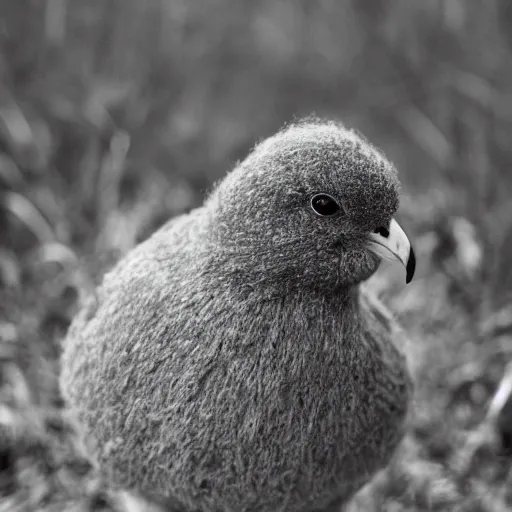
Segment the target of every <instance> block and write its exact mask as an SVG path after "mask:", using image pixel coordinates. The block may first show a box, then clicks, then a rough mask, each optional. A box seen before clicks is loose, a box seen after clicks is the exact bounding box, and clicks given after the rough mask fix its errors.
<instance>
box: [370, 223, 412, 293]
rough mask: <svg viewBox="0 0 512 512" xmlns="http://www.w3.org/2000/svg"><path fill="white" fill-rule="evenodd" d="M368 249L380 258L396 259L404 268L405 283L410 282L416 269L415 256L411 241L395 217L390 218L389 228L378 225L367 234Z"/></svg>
mask: <svg viewBox="0 0 512 512" xmlns="http://www.w3.org/2000/svg"><path fill="white" fill-rule="evenodd" d="M369 238H370V243H369V249H370V251H372V252H373V253H374V254H376V255H377V256H379V257H380V258H383V259H386V260H392V261H395V260H398V261H399V262H400V263H402V265H403V266H404V267H405V269H406V273H407V276H406V278H405V282H406V283H410V282H411V280H412V278H413V276H414V270H415V269H416V257H415V256H414V251H413V249H412V246H411V243H410V242H409V239H408V238H407V235H406V234H405V233H404V230H403V229H402V228H401V227H400V225H399V224H398V222H397V221H396V220H395V219H391V223H390V225H389V229H387V228H384V227H380V228H377V229H376V230H375V232H373V233H371V234H370V235H369Z"/></svg>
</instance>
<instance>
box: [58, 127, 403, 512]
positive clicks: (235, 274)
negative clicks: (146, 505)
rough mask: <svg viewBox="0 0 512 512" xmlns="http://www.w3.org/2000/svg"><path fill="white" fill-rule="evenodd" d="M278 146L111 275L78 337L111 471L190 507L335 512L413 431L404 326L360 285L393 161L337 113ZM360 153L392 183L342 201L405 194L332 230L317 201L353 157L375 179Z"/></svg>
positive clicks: (75, 348) (104, 464)
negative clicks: (329, 511) (407, 429)
mask: <svg viewBox="0 0 512 512" xmlns="http://www.w3.org/2000/svg"><path fill="white" fill-rule="evenodd" d="M326 126H327V128H326ZM300 130H303V131H304V130H306V135H307V136H308V137H309V139H308V138H307V137H306V135H304V136H303V137H302V142H301V141H300V139H301V137H298V139H299V141H297V135H300V134H301V132H300ZM308 130H309V132H308ZM315 130H316V131H317V132H318V130H320V131H321V132H322V130H323V131H324V132H326V133H327V134H328V135H329V136H328V137H327V140H325V137H324V139H322V133H323V132H322V133H321V134H320V135H318V133H317V134H316V135H317V136H316V138H315ZM294 131H295V132H296V133H294ZM310 132H312V133H310ZM324 135H325V133H324ZM318 139H320V142H322V141H323V143H324V145H323V146H322V144H320V146H318ZM347 141H348V142H347ZM266 144H267V146H265V145H266ZM268 144H269V143H268V141H267V142H264V143H263V144H262V145H260V146H259V147H257V148H256V150H255V151H254V152H253V154H252V155H251V156H250V157H249V158H248V159H247V160H246V161H245V162H243V163H242V164H241V165H239V166H238V167H237V168H236V169H235V170H234V171H233V172H232V173H231V174H230V175H228V177H227V178H226V179H225V180H224V181H223V182H221V184H220V185H219V186H218V187H217V188H216V189H215V191H214V192H213V193H212V195H211V196H210V198H209V199H208V200H207V201H206V202H205V204H204V205H203V206H202V207H200V208H198V209H196V210H194V211H192V212H191V213H189V214H187V215H184V216H182V217H179V218H177V219H174V220H172V221H170V222H169V223H168V224H167V225H165V226H164V227H162V228H161V229H160V230H159V231H157V232H156V233H155V234H154V235H153V236H152V237H151V238H150V239H149V240H147V241H146V242H144V243H142V244H141V245H139V246H138V247H136V248H135V249H134V250H133V251H132V252H131V253H129V254H128V255H127V256H126V257H125V258H124V259H123V260H122V261H121V262H120V263H119V264H118V265H117V266H116V267H115V268H114V270H112V271H111V272H110V273H108V274H107V275H106V276H105V278H104V282H103V284H102V285H101V287H100V288H99V289H98V292H97V297H96V300H94V301H91V302H90V303H89V304H88V305H86V306H85V307H84V308H83V310H82V311H81V312H80V313H79V315H78V316H77V318H76V319H75V321H74V322H73V324H72V326H71V328H70V331H69V333H68V336H67V339H66V340H65V342H64V353H63V358H62V377H61V387H62V390H63V394H64V396H65V398H66V399H67V400H68V402H69V404H70V406H71V407H72V409H73V410H74V411H75V412H76V414H77V416H78V419H79V420H80V422H81V423H82V425H83V428H84V431H85V434H86V436H87V438H88V439H89V440H90V442H91V443H92V446H93V447H94V453H95V456H96V458H97V460H98V462H99V465H100V467H101V468H102V470H103V471H104V472H105V474H106V475H108V476H109V478H111V480H112V481H113V482H115V483H116V484H119V485H122V486H127V487H135V488H138V489H140V490H142V491H146V492H150V493H157V494H162V495H167V496H172V497H174V498H176V499H178V500H180V501H181V502H182V503H183V504H184V508H185V510H190V511H193V510H202V511H219V512H220V511H223V512H224V511H226V512H227V511H233V512H235V511H236V512H238V511H241V510H244V511H247V512H265V511H269V512H270V511H274V510H283V511H304V512H305V511H313V510H322V509H326V508H327V507H329V506H330V505H332V504H333V503H341V502H343V501H344V500H346V499H348V498H349V497H350V496H351V495H352V494H353V493H354V492H355V491H356V490H357V489H358V488H360V487H361V486H362V485H363V484H364V483H365V482H367V481H368V479H369V478H371V477H372V475H373V474H374V473H375V472H376V471H377V470H378V469H380V468H381V467H383V466H384V465H385V464H386V463H387V462H388V460H389V459H390V457H391V455H392V454H393V451H394V449H395V448H396V446H397V444H398V443H399V441H400V439H401V437H402V435H403V422H404V417H405V414H406V411H407V404H408V401H409V395H410V381H409V377H408V373H407V369H406V364H405V358H404V356H403V354H401V352H400V346H401V345H402V344H403V336H404V335H403V333H402V332H401V331H400V329H399V327H398V326H397V324H396V323H395V321H394V320H393V318H392V317H391V316H390V315H389V314H388V313H387V311H386V310H385V309H384V307H383V306H382V305H381V304H380V303H378V302H377V301H376V299H374V298H372V297H371V296H369V295H368V294H367V293H366V292H365V291H362V290H361V289H360V287H359V286H358V284H357V283H358V282H359V281H361V280H362V279H365V278H366V277H368V276H369V275H371V273H373V272H374V271H375V270H376V268H377V266H378V259H377V258H375V256H371V255H370V256H368V254H367V253H366V252H365V250H364V248H363V247H364V242H363V232H364V233H365V235H364V236H366V232H367V231H369V229H370V228H369V226H371V227H373V226H374V224H375V219H371V215H372V214H373V215H377V216H379V222H378V224H382V223H386V222H387V223H388V225H389V222H390V219H391V217H392V215H393V213H394V210H396V207H397V203H396V201H395V195H394V193H393V191H395V189H396V182H395V177H394V174H393V172H392V169H391V168H390V167H389V169H391V170H389V171H388V164H387V163H386V162H385V160H384V159H383V157H382V156H381V155H380V154H379V153H378V152H376V151H375V150H373V148H371V150H369V149H368V147H367V143H366V142H364V141H362V140H361V139H359V138H358V137H357V136H355V135H353V134H352V133H351V132H348V131H346V130H345V129H344V128H343V127H340V126H339V125H335V124H328V125H324V124H307V125H301V126H296V127H292V128H289V129H288V130H287V131H285V132H284V133H281V134H278V135H277V136H276V137H275V139H274V145H272V144H270V146H269V145H268ZM315 144H316V145H315ZM358 145H359V150H358V149H357V147H358ZM319 147H320V149H319ZM326 147H327V153H328V158H327V159H326V156H325V152H326ZM294 148H295V149H294ZM304 148H306V150H307V151H306V156H304V154H299V155H298V157H297V154H295V159H296V160H294V153H293V151H298V152H299V153H300V151H301V150H304ZM347 151H349V153H347ZM358 151H359V153H360V155H359V157H360V160H361V162H362V163H364V164H365V165H367V166H368V165H370V164H369V163H368V162H370V163H371V164H372V165H373V167H372V169H373V170H375V169H377V171H375V176H376V178H375V183H373V184H372V183H370V185H369V189H367V190H365V191H363V192H358V191H357V190H356V185H352V186H353V190H348V192H347V195H346V196H345V197H344V199H340V200H339V201H340V203H341V202H342V201H343V204H345V205H348V204H350V201H351V200H352V201H353V202H357V201H358V199H357V194H358V193H361V194H362V196H364V197H366V199H367V201H370V198H371V196H372V195H373V196H375V197H377V196H379V194H382V195H384V196H385V195H386V194H385V193H384V192H382V190H387V191H388V192H389V191H391V193H390V195H391V200H390V202H389V203H388V204H387V205H386V204H384V205H383V204H378V205H376V206H375V207H374V208H373V213H372V212H367V213H366V215H367V217H366V218H365V217H364V215H361V212H359V213H358V214H357V218H356V217H355V215H356V213H354V214H353V215H354V220H350V221H349V220H347V218H346V217H347V216H349V215H350V214H348V213H347V211H350V207H347V206H345V208H346V211H345V212H344V215H343V218H344V221H343V222H345V224H342V220H341V218H339V219H338V224H337V225H336V226H334V227H332V225H331V224H329V225H328V224H327V223H323V221H324V220H325V219H323V218H317V217H318V216H317V215H315V212H313V214H312V213H311V205H310V202H311V201H310V199H309V198H310V196H311V195H313V196H314V195H315V194H317V193H318V192H323V191H325V190H326V187H327V182H328V181H329V179H331V180H332V179H333V178H332V176H331V178H329V174H331V175H333V174H336V173H337V172H343V171H340V167H341V164H342V163H343V162H345V164H344V165H345V167H344V168H345V169H348V171H345V172H346V173H349V171H350V172H352V174H353V175H354V176H357V174H358V171H357V170H354V163H353V162H357V156H358ZM368 151H370V153H368ZM347 154H348V155H349V156H350V155H351V158H352V160H348V158H349V157H348V156H347ZM297 158H299V159H298V160H297ZM372 158H373V160H371V159H372ZM365 159H366V160H365ZM306 160H307V161H306ZM333 161H334V162H335V163H332V162H333ZM294 162H295V163H294ZM326 162H331V166H330V167H329V165H327V163H326ZM351 162H352V163H351ZM299 164H300V165H302V166H303V169H301V170H299V171H297V168H298V167H300V165H299ZM315 165H316V171H314V172H313V176H314V179H311V177H310V173H311V168H313V169H314V168H315ZM322 166H323V167H322ZM379 166H384V167H383V168H380V167H379ZM297 172H298V174H297ZM372 172H373V171H372ZM379 172H381V173H385V172H389V175H390V176H391V177H390V178H389V177H387V176H386V175H385V177H384V178H382V179H381V183H380V185H379V184H378V183H377V182H378V179H377V178H378V176H379ZM294 173H295V174H294ZM303 173H305V174H306V176H305V178H304V180H303V181H302V182H301V181H300V176H302V174H303ZM273 180H274V181H273ZM315 180H316V181H315ZM322 180H325V183H324V184H322V183H321V181H322ZM362 181H363V182H364V179H362ZM379 186H380V188H381V189H382V190H381V191H380V192H379ZM332 187H340V188H341V189H343V190H347V189H346V188H343V185H341V184H338V183H335V184H334V185H332V186H331V188H330V189H328V192H329V193H330V194H332V195H334V194H335V191H334V190H333V188H332ZM386 187H387V188H386ZM338 197H339V196H338ZM393 201H395V202H394V203H393ZM391 203H393V204H391ZM365 208H366V207H365V206H363V209H362V210H363V212H364V211H366V210H365ZM386 208H388V209H387V210H386ZM283 210H284V213H283ZM324 211H326V210H325V209H324ZM331 220H332V219H331ZM315 223H316V224H315ZM318 224H320V225H318ZM353 224H354V225H357V227H356V228H354V227H353V226H352V225H353ZM351 229H352V231H351ZM336 233H337V234H336ZM340 233H342V234H343V236H341V235H340Z"/></svg>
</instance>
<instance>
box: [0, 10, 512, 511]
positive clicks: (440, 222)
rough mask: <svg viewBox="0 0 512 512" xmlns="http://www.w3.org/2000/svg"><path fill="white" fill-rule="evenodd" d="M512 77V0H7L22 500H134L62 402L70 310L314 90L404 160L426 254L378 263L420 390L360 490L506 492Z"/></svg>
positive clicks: (5, 362)
mask: <svg viewBox="0 0 512 512" xmlns="http://www.w3.org/2000/svg"><path fill="white" fill-rule="evenodd" d="M511 85H512V3H510V2H508V0H422V1H419V0H418V1H416V2H414V1H410V0H394V1H390V0H347V1H344V2H340V1H337V0H319V1H317V2H311V1H307V0H293V1H292V0H246V1H241V0H239V1H236V2H235V1H228V0H211V1H210V2H199V1H193V0H146V1H142V0H2V1H1V3H0V369H1V373H0V406H1V407H0V434H1V435H0V497H1V498H0V504H4V505H3V506H4V507H6V508H2V510H10V509H13V510H68V508H66V507H68V506H69V507H71V506H72V504H77V503H78V504H79V506H83V507H89V508H84V509H83V510H89V509H91V510H92V509H94V510H100V508H101V507H104V508H101V510H109V508H108V507H112V509H116V508H115V507H118V508H117V509H119V510H121V509H122V510H124V509H125V508H123V507H124V506H125V505H126V503H124V502H123V503H124V504H120V503H121V502H119V500H118V497H117V495H116V494H115V493H114V492H113V491H111V490H109V489H108V488H107V487H106V486H105V485H104V484H103V483H102V482H101V479H100V478H99V477H97V475H96V474H95V469H94V468H93V467H92V466H91V463H90V461H89V460H88V456H87V453H85V452H84V451H83V448H81V445H80V443H79V442H78V441H77V438H76V432H75V429H74V427H73V425H72V424H70V423H69V422H67V420H66V419H65V416H64V415H63V413H62V406H63V404H62V400H61V399H60V396H59V393H58V390H57V387H56V375H57V374H58V356H59V353H60V342H61V339H62V337H63V335H64V333H65V331H66V329H67V327H68V325H69V321H70V319H71V318H72V316H73V314H74V312H75V311H76V308H77V305H78V303H79V302H80V299H81V297H82V296H83V295H85V294H87V293H89V292H90V291H91V290H92V289H93V287H94V284H95V283H97V282H98V280H99V279H100V278H101V274H102V272H103V271H104V270H105V269H106V268H108V267H109V266H110V265H111V264H112V263H113V262H114V261H115V260H116V259H117V258H118V257H119V256H120V255H122V254H123V253H125V252H126V251H127V250H129V249H130V248H131V247H133V246H134V245H135V244H136V243H138V242H139V241H141V240H143V239H144V238H146V237H147V236H148V235H149V234H150V233H151V232H153V231H154V230H155V229H156V228H157V227H158V226H160V225H161V224H162V223H163V222H164V221H165V220H167V219H168V218H170V217H172V216H174V215H177V214H179V213H182V212H185V211H188V210H189V209H191V208H193V207H194V206H196V205H198V204H199V203H200V202H201V200H202V198H203V197H204V195H205V194H207V193H208V191H209V190H210V189H211V187H212V185H213V183H214V182H215V181H216V180H218V179H219V178H221V177H222V176H223V175H224V174H225V173H226V172H227V171H228V170H229V169H231V168H233V167H234V165H235V164H236V162H237V161H238V160H239V159H242V158H243V157H244V156H245V155H246V154H247V152H248V151H249V150H250V149H251V147H252V146H253V145H254V144H255V143H256V142H257V141H258V140H261V139H262V138H265V137H267V136H269V135H271V134H272V133H274V132H275V131H276V130H278V129H279V128H280V127H282V126H283V124H284V123H286V122H289V121H292V120H293V119H296V118H299V117H301V116H304V115H310V114H313V113H314V114H316V115H318V116H325V117H329V118H335V119H340V120H342V121H343V122H344V123H345V124H347V125H348V126H350V127H354V128H357V129H359V130H360V131H362V132H363V133H364V134H365V135H366V136H367V137H368V138H369V139H370V140H371V141H372V142H374V143H375V144H376V145H377V146H379V147H381V148H382V149H383V150H384V152H385V153H386V154H387V155H388V157H389V158H390V159H391V160H393V161H394V162H395V164H396V166H397V167H398V169H399V172H400V175H401V179H402V182H403V188H404V198H403V202H402V206H401V210H400V215H399V218H400V222H401V224H402V225H403V226H404V228H405V229H406V231H407V232H408V233H409V234H410V237H411V239H412V240H413V241H414V244H415V246H416V251H417V253H418V259H419V270H418V278H417V279H416V280H415V282H413V283H412V284H411V285H410V286H409V287H407V288H406V289H404V288H403V286H402V285H401V284H398V281H395V280H391V282H390V281H389V279H386V280H385V276H383V275H382V274H379V275H377V276H376V277H375V279H374V286H375V289H376V290H377V292H378V293H379V294H380V296H381V297H382V298H383V300H385V301H386V302H387V303H388V304H389V305H390V306H391V307H392V308H393V310H394V311H395V312H397V315H398V316H399V317H400V318H401V319H402V322H403V323H404V324H405V326H406V328H407V329H408V330H409V332H410V333H411V352H410V359H411V364H412V366H413V368H414V371H415V377H416V379H417V381H418V386H417V389H418V391H417V405H416V407H415V413H414V415H413V418H412V419H411V426H410V435H409V436H408V438H407V439H406V441H405V442H404V446H403V447H402V448H401V450H400V451H399V454H398V455H397V459H396V461H395V462H394V463H393V464H392V465H391V466H390V468H388V469H387V470H386V471H385V472H383V474H382V475H380V476H379V477H378V478H377V479H376V480H375V482H373V483H372V485H371V486H370V487H369V488H368V489H366V490H365V491H364V492H363V493H361V495H360V496H359V497H358V498H357V499H356V500H355V502H354V504H353V507H354V509H355V510H393V511H396V510H455V509H457V510H485V511H487V510H507V509H508V507H509V506H511V502H512V499H511V496H510V494H511V491H510V490H509V488H510V483H511V473H510V458H509V457H510V455H511V452H512V404H510V405H509V401H508V398H509V394H510V388H511V387H512V382H511V381H512V370H510V369H509V370H507V364H508V362H509V361H510V360H512V357H511V352H512V339H511V333H512V300H511V296H512V289H511V286H512V265H511V264H510V261H512V202H511V200H510V194H511V193H512V169H511V167H512V144H511V134H512V132H511V128H512V88H511ZM509 366H510V364H509ZM116 500H117V501H116ZM56 503H59V505H56ZM22 504H24V505H23V506H27V507H28V508H25V509H23V508H18V509H17V508H16V507H21V506H22ZM73 506H75V505H73ZM133 506H135V505H133ZM31 507H32V508H31ZM45 507H46V508H45ZM52 507H53V508H52ZM58 507H62V508H58ZM95 507H96V508H95ZM119 507H121V508H119ZM117 509H116V510H117ZM80 510H82V509H80ZM131 510H135V509H131Z"/></svg>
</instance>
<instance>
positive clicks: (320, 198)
mask: <svg viewBox="0 0 512 512" xmlns="http://www.w3.org/2000/svg"><path fill="white" fill-rule="evenodd" d="M311 208H313V210H314V211H315V213H317V214H318V215H321V216H322V217H330V216H331V215H334V214H336V213H338V212H339V211H340V210H341V207H340V205H339V204H338V203H337V202H336V200H335V199H334V198H332V197H331V196H329V195H327V194H317V195H316V196H313V198H312V199H311Z"/></svg>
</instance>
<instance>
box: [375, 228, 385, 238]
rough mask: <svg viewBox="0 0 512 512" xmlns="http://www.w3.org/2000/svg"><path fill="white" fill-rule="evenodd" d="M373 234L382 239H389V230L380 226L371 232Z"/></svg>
mask: <svg viewBox="0 0 512 512" xmlns="http://www.w3.org/2000/svg"><path fill="white" fill-rule="evenodd" d="M373 232H374V233H378V234H379V235H381V236H383V237H384V238H388V237H389V230H388V229H387V228H385V227H384V226H380V227H378V228H375V229H374V230H373Z"/></svg>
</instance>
